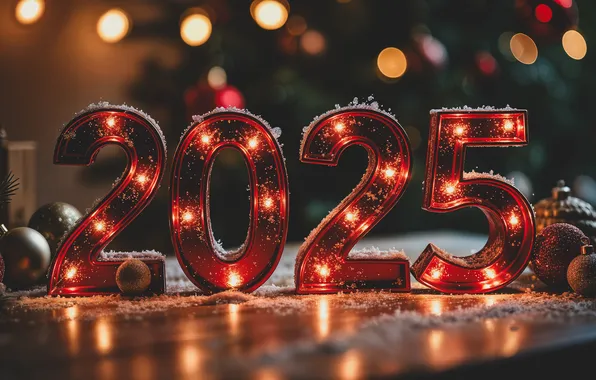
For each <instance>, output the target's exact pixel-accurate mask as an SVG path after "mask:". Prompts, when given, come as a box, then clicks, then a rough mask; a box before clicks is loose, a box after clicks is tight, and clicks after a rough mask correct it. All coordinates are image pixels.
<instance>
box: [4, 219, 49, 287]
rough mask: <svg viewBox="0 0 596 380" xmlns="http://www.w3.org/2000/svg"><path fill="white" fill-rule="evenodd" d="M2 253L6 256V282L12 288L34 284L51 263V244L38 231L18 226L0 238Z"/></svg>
mask: <svg viewBox="0 0 596 380" xmlns="http://www.w3.org/2000/svg"><path fill="white" fill-rule="evenodd" d="M0 254H1V255H2V257H3V258H4V265H5V273H4V283H5V284H6V286H8V287H9V288H11V289H18V288H26V287H28V286H31V285H34V284H36V283H37V281H38V280H40V279H41V278H42V277H43V276H44V275H45V274H46V272H47V270H48V266H49V265H50V256H51V253H50V246H49V245H48V242H47V241H46V239H45V238H44V237H43V236H42V235H41V234H40V233H39V232H37V231H35V230H34V229H32V228H28V227H18V228H14V229H12V230H10V231H8V232H6V233H5V234H4V235H3V236H2V238H1V239H0Z"/></svg>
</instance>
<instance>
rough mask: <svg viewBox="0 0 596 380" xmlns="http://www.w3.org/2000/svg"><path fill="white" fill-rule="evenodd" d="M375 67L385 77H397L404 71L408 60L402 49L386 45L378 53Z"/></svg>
mask: <svg viewBox="0 0 596 380" xmlns="http://www.w3.org/2000/svg"><path fill="white" fill-rule="evenodd" d="M377 67H378V68H379V71H380V72H381V74H383V75H384V76H386V77H387V78H399V77H401V76H402V75H404V73H405V72H406V69H407V67H408V61H407V59H406V55H405V54H404V52H403V51H401V50H399V49H398V48H395V47H388V48H385V49H383V51H381V52H380V53H379V56H378V57H377Z"/></svg>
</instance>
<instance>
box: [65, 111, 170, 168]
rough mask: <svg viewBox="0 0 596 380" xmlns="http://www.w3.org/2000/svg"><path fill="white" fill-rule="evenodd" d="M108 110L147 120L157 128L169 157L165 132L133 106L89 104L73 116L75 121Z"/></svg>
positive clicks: (153, 120) (152, 119) (146, 114)
mask: <svg viewBox="0 0 596 380" xmlns="http://www.w3.org/2000/svg"><path fill="white" fill-rule="evenodd" d="M106 108H111V109H119V110H121V111H125V112H131V113H135V114H137V115H139V116H141V117H142V118H143V119H145V120H147V121H148V122H149V123H150V124H151V125H153V127H155V130H156V131H157V134H158V135H159V138H160V139H161V142H162V144H163V146H164V149H166V150H165V153H166V156H167V144H166V137H165V135H164V134H163V131H162V130H161V128H160V126H159V123H158V122H157V121H156V120H155V119H154V118H152V117H151V116H150V115H149V114H148V113H146V112H144V111H142V110H140V109H138V108H135V107H133V106H129V105H127V104H121V105H115V104H111V103H110V102H107V101H103V100H102V101H99V102H97V103H91V104H89V105H88V106H87V107H85V108H84V109H82V110H80V111H79V112H77V113H75V115H74V116H73V120H74V119H76V118H77V117H79V116H80V115H82V114H84V113H87V112H93V111H101V110H104V109H106ZM164 159H165V157H164Z"/></svg>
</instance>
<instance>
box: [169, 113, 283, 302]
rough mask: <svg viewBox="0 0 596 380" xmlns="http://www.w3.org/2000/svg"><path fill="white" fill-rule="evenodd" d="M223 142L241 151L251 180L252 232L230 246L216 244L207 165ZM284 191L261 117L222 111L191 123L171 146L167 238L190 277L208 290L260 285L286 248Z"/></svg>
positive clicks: (275, 148)
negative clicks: (225, 248) (227, 249)
mask: <svg viewBox="0 0 596 380" xmlns="http://www.w3.org/2000/svg"><path fill="white" fill-rule="evenodd" d="M226 148H228V149H236V150H238V151H239V152H240V153H241V154H242V155H243V156H244V159H245V162H246V165H247V167H248V172H249V183H250V199H251V203H250V215H249V218H250V223H249V228H248V229H249V231H248V235H247V238H246V241H245V242H244V244H243V245H242V246H241V247H240V248H239V249H238V250H236V251H233V252H225V251H223V248H221V246H219V245H218V244H217V243H216V241H215V238H214V237H213V231H212V229H211V222H210V215H209V204H208V202H209V188H210V184H209V179H210V173H211V169H212V167H213V163H214V161H215V158H216V156H217V154H218V153H220V152H221V150H222V149H226ZM288 197H289V194H288V178H287V172H286V168H285V163H284V161H283V158H282V153H281V147H280V146H279V144H278V142H277V140H276V139H275V137H274V136H273V134H272V132H271V130H269V128H268V127H267V126H266V125H265V124H264V123H263V122H262V121H261V120H259V119H257V118H256V117H254V116H252V115H249V114H246V113H242V112H237V111H219V112H214V113H211V114H210V115H209V116H206V117H205V118H204V119H202V120H201V121H199V122H197V123H195V124H194V125H192V126H191V127H190V128H189V129H188V131H187V132H186V133H185V135H184V136H183V138H182V140H181V141H180V144H179V145H178V148H177V150H176V155H175V157H174V168H173V171H172V179H171V188H170V198H171V219H170V229H171V232H172V241H173V243H174V248H175V251H176V256H177V257H178V261H179V262H180V265H181V266H182V269H183V270H184V272H185V273H186V275H187V276H188V278H189V279H190V280H191V281H192V282H193V283H194V284H195V285H197V286H198V287H199V288H201V289H202V290H204V291H206V292H218V291H223V290H227V289H237V290H241V291H246V292H250V291H253V290H255V289H256V288H258V287H259V286H260V285H261V284H262V283H263V282H265V281H266V280H267V278H269V276H271V274H272V273H273V270H274V269H275V267H276V266H277V263H278V262H279V259H280V257H281V254H282V252H283V247H284V245H285V240H286V233H287V225H288V211H289V210H288Z"/></svg>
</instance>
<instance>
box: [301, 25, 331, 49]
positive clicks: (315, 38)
mask: <svg viewBox="0 0 596 380" xmlns="http://www.w3.org/2000/svg"><path fill="white" fill-rule="evenodd" d="M326 45H327V42H326V41H325V36H323V34H321V32H319V31H318V30H313V29H310V30H307V31H306V32H305V33H304V34H303V35H302V37H300V48H302V50H304V52H305V53H306V54H310V55H317V54H321V53H322V52H323V51H324V50H325V46H326Z"/></svg>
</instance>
